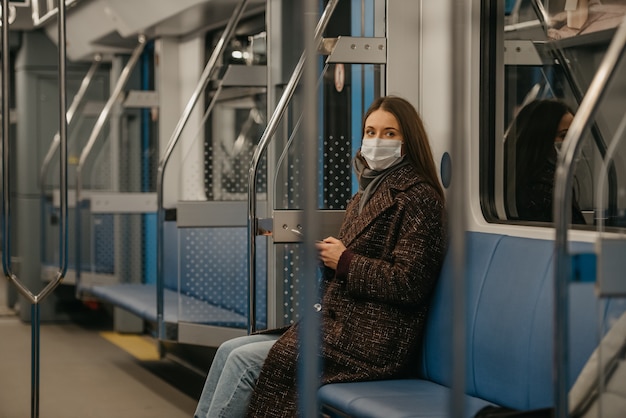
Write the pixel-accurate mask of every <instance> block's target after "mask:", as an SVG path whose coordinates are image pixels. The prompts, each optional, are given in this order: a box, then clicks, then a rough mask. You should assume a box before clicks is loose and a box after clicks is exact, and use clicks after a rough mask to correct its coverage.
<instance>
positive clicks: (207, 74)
mask: <svg viewBox="0 0 626 418" xmlns="http://www.w3.org/2000/svg"><path fill="white" fill-rule="evenodd" d="M247 3H248V0H241V1H240V2H239V4H238V5H237V6H236V7H235V9H234V10H233V13H232V14H231V16H230V19H229V20H228V23H227V24H226V27H225V28H224V31H223V32H222V35H221V36H220V39H219V41H218V42H217V45H215V48H214V49H213V52H212V53H211V56H210V57H209V60H208V61H207V63H206V65H205V67H204V70H203V71H202V74H201V75H200V80H198V84H197V85H196V88H195V90H194V92H193V94H192V95H191V98H190V99H189V101H188V102H187V105H186V106H185V109H184V111H183V114H182V115H181V117H180V119H179V120H178V123H177V124H176V128H175V129H174V133H173V134H172V136H171V138H170V140H169V142H168V143H167V147H166V148H165V152H164V153H163V156H162V157H161V160H160V161H159V167H158V168H157V277H156V284H157V286H156V287H157V327H158V330H157V336H158V338H159V339H163V338H165V322H164V320H163V310H164V300H163V291H164V280H165V278H164V277H163V276H164V271H163V257H164V256H165V254H164V248H163V247H164V241H165V237H164V231H163V225H164V223H165V210H164V207H163V197H164V178H165V168H166V167H167V164H168V162H169V159H170V157H171V156H172V152H174V148H175V147H176V144H177V143H178V141H179V139H180V137H181V135H182V133H183V130H184V129H185V126H186V125H187V122H188V121H189V117H190V116H191V113H192V112H193V109H194V107H195V105H196V103H197V102H198V100H199V99H200V97H201V95H202V92H203V91H204V89H205V88H206V86H207V84H208V83H209V80H210V78H211V76H212V75H213V72H214V71H215V69H216V67H217V61H218V59H219V57H220V56H221V55H222V54H223V53H224V50H225V49H226V42H228V41H229V40H230V38H231V37H232V35H233V33H234V31H235V28H236V27H237V24H238V23H239V20H240V19H241V15H242V14H243V11H244V9H245V7H246V5H247ZM216 96H217V95H215V96H214V99H215V97H216ZM214 102H215V100H212V102H211V106H210V107H209V110H208V111H210V108H211V107H212V105H213V103H214ZM208 111H207V112H208Z"/></svg>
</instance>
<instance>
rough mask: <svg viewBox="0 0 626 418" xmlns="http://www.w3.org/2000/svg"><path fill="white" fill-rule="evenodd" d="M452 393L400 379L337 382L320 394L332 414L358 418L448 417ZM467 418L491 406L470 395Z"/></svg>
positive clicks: (320, 398) (411, 380) (441, 387)
mask: <svg viewBox="0 0 626 418" xmlns="http://www.w3.org/2000/svg"><path fill="white" fill-rule="evenodd" d="M450 394H451V391H450V389H449V388H447V387H445V386H441V385H438V384H437V383H434V382H431V381H428V380H418V379H398V380H379V381H371V382H356V383H334V384H332V385H325V386H322V387H321V388H320V389H319V391H318V399H319V401H320V404H322V405H324V407H325V408H329V411H331V412H332V411H341V415H340V416H342V415H345V416H354V417H362V418H368V417H385V418H409V417H414V418H447V417H449V416H450V409H449V408H450ZM465 400H466V407H465V417H466V418H470V417H472V416H474V415H475V414H476V412H478V411H479V410H480V409H482V408H483V407H485V406H487V405H491V403H489V402H487V401H485V400H482V399H479V398H474V397H471V396H466V397H465Z"/></svg>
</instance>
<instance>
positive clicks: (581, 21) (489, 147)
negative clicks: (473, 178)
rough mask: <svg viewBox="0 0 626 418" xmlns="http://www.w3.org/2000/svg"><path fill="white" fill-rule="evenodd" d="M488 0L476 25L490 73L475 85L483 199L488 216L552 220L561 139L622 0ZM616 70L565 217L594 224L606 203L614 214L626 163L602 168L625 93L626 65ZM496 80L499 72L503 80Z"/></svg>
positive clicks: (586, 142) (624, 4) (588, 136)
mask: <svg viewBox="0 0 626 418" xmlns="http://www.w3.org/2000/svg"><path fill="white" fill-rule="evenodd" d="M495 3H498V2H484V7H483V22H490V24H483V31H482V35H481V38H482V39H481V44H482V66H483V68H484V69H487V71H483V74H488V76H487V75H484V76H483V77H484V78H483V80H482V87H481V88H482V92H483V94H482V98H483V99H482V103H481V115H482V116H481V132H482V133H483V135H481V137H482V138H483V140H484V141H488V142H483V145H482V147H481V149H482V154H481V158H482V161H481V165H482V166H487V167H489V169H488V170H481V175H482V176H483V178H481V188H482V191H483V192H487V193H482V196H483V201H482V204H483V208H485V214H486V216H487V218H488V219H490V220H492V221H494V222H513V223H532V224H537V223H538V222H539V224H538V225H540V224H541V223H543V224H545V225H550V223H551V222H552V211H553V209H552V200H553V192H554V175H555V169H556V160H557V156H558V153H559V152H560V150H561V147H562V141H563V139H564V137H565V134H566V132H567V129H568V127H569V125H570V123H571V121H572V118H573V116H574V115H575V114H576V112H577V110H578V107H579V105H580V103H581V102H582V100H583V98H584V97H585V95H586V93H587V91H588V89H589V86H590V84H591V82H592V80H593V78H594V76H595V74H596V71H597V70H598V68H599V66H600V65H601V63H602V61H603V58H604V56H605V54H606V51H607V49H608V46H609V44H610V42H611V40H612V38H613V35H614V34H615V32H616V28H617V27H618V26H619V24H620V23H621V22H622V20H623V18H624V15H625V14H626V0H613V1H603V2H602V3H601V4H600V2H593V1H590V2H589V3H588V4H587V2H586V1H579V2H569V1H565V0H560V1H552V0H544V1H540V0H516V1H506V3H505V4H504V10H503V9H502V3H499V4H495ZM570 3H574V6H573V7H572V6H571V4H570ZM576 3H577V4H578V5H577V6H576ZM494 22H500V24H493V23H494ZM501 23H503V24H501ZM497 28H499V29H497ZM615 74H616V76H615V78H614V80H613V83H614V86H615V87H616V88H614V89H613V90H610V91H612V92H613V93H607V94H605V95H604V96H603V99H602V102H601V103H600V105H599V108H598V112H596V117H595V119H594V120H593V123H591V124H590V125H591V126H590V128H589V129H588V132H586V133H585V134H584V136H583V138H582V140H583V142H582V143H581V148H580V150H581V152H579V153H578V157H577V158H576V162H575V171H574V181H573V190H572V196H573V198H572V204H571V210H572V218H571V219H572V223H573V224H577V225H593V224H594V223H596V222H597V217H598V216H603V217H604V214H605V212H606V211H609V212H614V213H610V216H609V218H610V219H611V220H610V221H609V222H618V221H617V220H616V216H617V215H618V213H617V212H619V209H618V207H619V202H618V201H617V200H618V191H619V187H620V182H621V183H625V182H626V170H624V168H622V167H620V164H619V162H618V161H613V162H611V164H609V165H608V169H607V170H606V172H605V170H603V169H602V164H603V159H604V156H605V155H606V154H607V151H608V150H609V148H610V144H611V142H612V141H613V138H614V136H615V134H616V132H617V130H618V127H619V123H620V120H621V118H623V114H620V112H619V111H618V110H617V109H619V108H620V106H615V104H616V103H619V101H620V100H622V101H623V91H624V90H623V88H624V85H625V84H624V83H626V76H624V74H626V72H624V71H621V72H616V73H615ZM487 77H489V78H487ZM494 79H496V80H502V83H500V84H499V85H502V86H503V89H500V88H497V87H495V86H494V83H493V82H492V81H491V80H494ZM617 92H621V95H622V97H619V93H617ZM611 103H613V105H611ZM621 113H623V112H621ZM622 135H623V134H622ZM485 164H486V165H485ZM621 165H624V164H621ZM620 175H621V179H620ZM601 177H606V181H604V182H600V179H601ZM620 180H621V181H620ZM599 187H601V188H602V190H600V189H599ZM597 199H600V200H601V206H602V207H603V208H605V209H599V208H598V205H597V202H596V200H597ZM598 210H601V212H602V213H598Z"/></svg>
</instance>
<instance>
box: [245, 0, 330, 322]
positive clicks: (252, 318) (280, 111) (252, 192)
mask: <svg viewBox="0 0 626 418" xmlns="http://www.w3.org/2000/svg"><path fill="white" fill-rule="evenodd" d="M338 2H339V0H330V1H329V2H328V4H326V8H325V9H324V12H323V13H322V15H321V16H320V20H319V22H318V24H317V27H316V28H315V35H314V38H313V39H314V45H315V48H316V49H317V47H318V46H319V45H320V43H321V41H322V34H323V33H324V30H325V29H326V26H328V22H330V18H331V16H332V14H333V12H334V10H335V7H336V6H337V3H338ZM305 61H306V51H305V52H303V53H302V55H300V59H299V60H298V63H297V64H296V67H295V69H294V71H293V73H292V74H291V77H290V78H289V81H288V82H287V85H286V86H285V90H284V91H283V94H282V96H281V97H280V99H279V101H278V105H277V106H276V109H275V110H274V112H273V113H272V116H271V117H270V119H269V121H268V122H267V126H266V127H265V130H264V131H263V135H262V136H261V139H260V140H259V144H258V145H257V147H256V149H255V150H254V154H253V156H252V160H251V162H250V169H249V171H248V265H249V280H250V288H249V293H250V294H249V301H250V302H249V324H248V332H250V333H252V332H254V331H255V329H256V242H255V238H256V236H257V230H258V220H257V209H256V199H257V195H256V182H257V175H258V170H259V164H260V162H261V156H262V155H263V154H264V153H265V151H266V150H267V147H268V145H269V144H270V142H271V140H272V138H273V137H274V134H275V133H276V130H277V129H278V125H279V124H280V122H281V121H282V118H283V116H284V114H285V111H286V110H287V106H288V105H289V103H290V102H291V99H292V97H293V95H294V93H295V91H296V87H297V86H298V83H299V82H300V78H302V73H303V68H304V63H305Z"/></svg>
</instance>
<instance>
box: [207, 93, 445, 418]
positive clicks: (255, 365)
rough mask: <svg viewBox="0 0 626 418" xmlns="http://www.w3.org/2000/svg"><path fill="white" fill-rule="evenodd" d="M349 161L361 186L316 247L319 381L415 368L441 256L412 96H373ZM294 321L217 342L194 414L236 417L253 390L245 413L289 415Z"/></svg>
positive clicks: (435, 189)
mask: <svg viewBox="0 0 626 418" xmlns="http://www.w3.org/2000/svg"><path fill="white" fill-rule="evenodd" d="M354 167H355V170H356V172H357V175H358V178H359V182H360V186H361V187H360V190H359V192H358V193H357V194H356V195H355V196H354V197H353V199H352V200H351V202H350V203H349V205H348V207H347V209H346V215H345V219H344V222H343V224H342V227H341V229H340V232H339V236H338V238H333V237H328V238H326V239H325V240H323V242H321V243H319V244H317V248H318V250H319V255H320V260H321V261H322V262H323V263H324V266H325V267H324V269H325V271H324V280H323V284H322V299H321V315H322V333H321V339H322V342H321V356H322V365H323V373H322V376H321V383H322V384H327V383H335V382H354V381H364V380H374V379H391V378H400V377H404V376H407V375H409V374H411V373H412V372H413V371H414V367H412V366H413V365H414V364H415V362H416V360H417V357H418V356H417V352H418V349H419V347H420V342H421V335H422V330H423V326H424V322H425V318H426V312H427V309H428V305H429V302H430V297H431V293H432V291H433V288H434V286H435V282H436V280H437V277H438V275H439V270H440V268H441V264H442V262H443V257H444V253H445V237H446V226H445V210H444V195H443V190H442V188H441V186H440V184H439V181H438V179H437V174H436V171H435V165H434V162H433V158H432V153H431V150H430V145H429V142H428V138H427V136H426V132H425V130H424V127H423V124H422V121H421V119H420V117H419V115H418V114H417V112H416V110H415V108H414V107H413V106H412V105H411V104H410V103H409V102H407V101H406V100H404V99H401V98H398V97H383V98H379V99H377V100H376V101H374V103H373V104H372V105H371V107H370V109H369V110H368V111H367V114H366V115H365V119H364V125H363V143H362V147H361V150H360V152H359V153H358V154H357V156H356V158H355V160H354ZM298 327H299V325H298V324H295V325H293V326H291V327H289V328H287V330H286V331H285V332H284V333H282V335H280V337H278V339H276V340H275V339H273V338H272V336H268V335H267V334H259V335H252V336H248V337H242V338H239V339H236V340H231V341H228V342H226V343H224V344H223V345H222V347H220V349H219V350H218V355H216V358H218V363H217V364H216V363H214V364H213V365H212V367H211V370H210V371H209V376H208V377H207V384H206V385H205V389H204V391H203V395H202V398H201V400H200V404H199V405H198V410H197V411H196V416H197V417H205V416H208V417H217V416H228V417H235V416H240V414H241V412H239V411H236V407H237V405H239V406H240V405H241V404H244V405H245V404H246V399H247V396H248V395H247V394H246V392H248V393H249V392H250V391H253V393H252V396H251V399H250V402H249V405H248V408H247V415H248V416H251V417H292V416H296V415H297V385H296V368H297V365H296V363H297V362H296V358H297V355H298V340H297V334H298ZM263 359H264V360H263ZM214 369H215V370H214ZM259 372H260V373H259ZM257 375H258V379H256V376H257ZM222 376H224V377H222ZM209 381H211V382H209ZM225 388H228V389H225ZM211 398H212V399H211ZM216 398H220V399H221V401H220V400H218V401H217V402H215V399H216ZM233 399H236V401H232V400H233ZM228 400H230V401H228ZM224 401H225V402H224ZM215 404H220V405H215Z"/></svg>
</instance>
